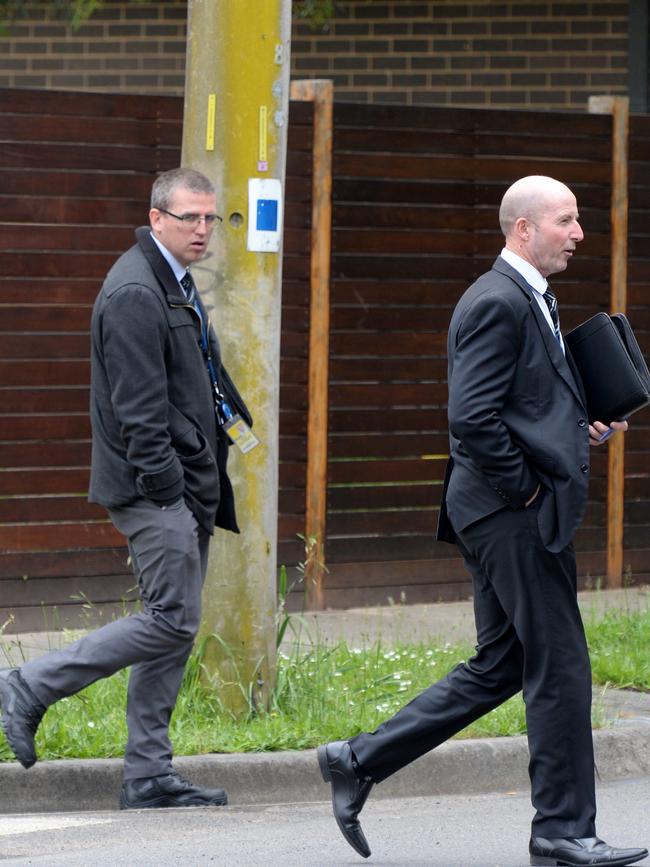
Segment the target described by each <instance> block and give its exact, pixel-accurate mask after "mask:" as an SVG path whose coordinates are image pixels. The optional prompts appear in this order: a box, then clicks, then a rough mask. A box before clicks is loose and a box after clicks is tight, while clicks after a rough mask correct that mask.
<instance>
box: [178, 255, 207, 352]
mask: <svg viewBox="0 0 650 867" xmlns="http://www.w3.org/2000/svg"><path fill="white" fill-rule="evenodd" d="M180 283H181V286H182V288H183V292H184V293H185V297H186V298H187V300H188V302H189V303H190V304H191V305H192V307H193V308H194V309H195V310H196V312H197V314H198V317H199V320H200V322H201V342H202V343H204V342H207V334H206V331H207V328H206V323H205V319H204V318H203V311H202V310H201V305H200V304H199V296H198V293H197V291H196V284H195V283H194V280H193V279H192V275H191V274H190V272H189V271H186V272H185V274H184V275H183V277H182V278H181V281H180Z"/></svg>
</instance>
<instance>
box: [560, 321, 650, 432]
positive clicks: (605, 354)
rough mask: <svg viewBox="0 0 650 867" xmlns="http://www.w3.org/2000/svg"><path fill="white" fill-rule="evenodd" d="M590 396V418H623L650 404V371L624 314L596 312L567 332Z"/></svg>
mask: <svg viewBox="0 0 650 867" xmlns="http://www.w3.org/2000/svg"><path fill="white" fill-rule="evenodd" d="M564 341H565V343H566V344H567V346H568V347H569V350H570V352H571V355H572V357H573V360H574V361H575V363H576V367H577V368H578V371H579V373H580V377H581V379H582V384H583V386H584V389H585V394H586V395H587V411H588V413H589V421H590V422H593V421H602V422H604V423H605V424H608V423H609V422H610V421H622V420H623V419H626V418H628V416H630V415H632V413H633V412H636V411H637V410H638V409H641V407H644V406H646V405H647V404H648V403H650V372H648V366H647V365H646V363H645V359H644V358H643V354H642V353H641V350H640V349H639V344H638V343H637V341H636V337H635V336H634V332H633V331H632V328H631V326H630V323H629V322H628V320H627V318H626V317H625V316H624V315H623V314H622V313H613V314H612V315H611V316H609V315H608V314H607V313H596V315H595V316H592V317H591V319H587V321H586V322H583V323H582V325H578V327H577V328H574V329H573V331H569V333H568V334H566V335H564Z"/></svg>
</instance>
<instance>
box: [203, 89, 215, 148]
mask: <svg viewBox="0 0 650 867" xmlns="http://www.w3.org/2000/svg"><path fill="white" fill-rule="evenodd" d="M216 116H217V95H216V93H210V94H208V116H207V120H206V123H205V149H206V151H213V150H214V126H215V122H216Z"/></svg>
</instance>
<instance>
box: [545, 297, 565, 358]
mask: <svg viewBox="0 0 650 867" xmlns="http://www.w3.org/2000/svg"><path fill="white" fill-rule="evenodd" d="M544 301H546V306H547V307H548V309H549V313H550V314H551V319H552V321H553V331H554V332H555V338H556V340H557V342H558V343H559V344H560V345H562V338H561V336H560V316H559V314H558V312H557V298H556V297H555V295H554V294H553V293H552V292H551V290H550V289H549V288H548V287H547V288H546V292H544Z"/></svg>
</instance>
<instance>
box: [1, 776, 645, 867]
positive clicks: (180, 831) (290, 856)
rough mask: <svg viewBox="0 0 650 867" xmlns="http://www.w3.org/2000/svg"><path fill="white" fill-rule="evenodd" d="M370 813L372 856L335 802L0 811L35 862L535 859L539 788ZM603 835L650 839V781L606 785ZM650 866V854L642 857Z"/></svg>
mask: <svg viewBox="0 0 650 867" xmlns="http://www.w3.org/2000/svg"><path fill="white" fill-rule="evenodd" d="M380 788H381V786H378V787H377V788H376V789H375V791H374V792H373V793H372V794H371V796H370V798H369V800H368V802H367V804H366V806H365V808H364V810H363V813H362V816H361V819H362V823H363V828H364V830H365V832H366V835H367V837H368V841H369V843H370V847H371V849H372V856H371V857H370V859H369V861H364V859H363V858H361V857H359V856H358V855H356V854H355V853H354V852H353V850H352V849H351V848H350V847H349V846H348V844H347V843H346V842H345V841H344V839H343V837H342V836H341V834H340V833H339V830H338V828H337V827H336V824H335V822H334V818H333V816H332V811H331V807H330V804H329V803H325V802H321V803H307V804H298V803H294V804H287V803H274V804H266V805H262V804H260V805H257V806H250V807H226V808H218V807H212V808H195V809H177V810H140V811H133V812H131V811H128V812H124V813H119V812H101V813H77V814H66V815H62V814H48V815H43V814H41V815H22V816H8V817H1V816H0V863H2V865H3V867H4V865H7V867H8V865H12V867H13V865H27V864H29V865H34V867H40V865H43V867H89V865H92V867H116V865H119V867H203V865H206V867H269V865H270V867H337V865H351V867H354V865H361V864H373V865H383V867H524V865H527V864H528V854H527V846H528V833H529V828H530V820H531V818H532V808H531V806H530V798H529V795H528V791H527V788H523V789H517V790H507V789H505V788H503V787H500V788H498V790H497V791H496V792H494V793H492V794H483V795H466V794H463V795H436V796H428V797H419V798H414V797H409V798H392V799H385V798H384V799H381V798H375V792H377V791H378V790H379V789H380ZM598 801H599V832H600V834H601V835H602V836H603V838H604V839H606V840H607V841H609V842H611V843H615V844H616V845H621V846H646V847H647V846H648V845H649V844H650V818H649V817H648V810H647V802H648V780H647V779H642V780H621V781H618V782H615V783H607V784H603V785H600V786H599V790H598ZM639 864H640V867H650V859H646V860H644V861H642V862H639Z"/></svg>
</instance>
